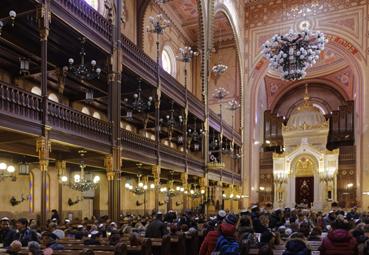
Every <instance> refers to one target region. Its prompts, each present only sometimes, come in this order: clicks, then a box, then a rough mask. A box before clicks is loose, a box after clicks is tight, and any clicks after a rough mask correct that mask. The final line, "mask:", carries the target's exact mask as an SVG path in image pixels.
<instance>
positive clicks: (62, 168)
mask: <svg viewBox="0 0 369 255" xmlns="http://www.w3.org/2000/svg"><path fill="white" fill-rule="evenodd" d="M55 166H56V171H57V172H58V212H59V215H60V216H61V217H62V218H63V184H62V182H61V180H60V178H61V177H62V176H64V175H65V174H66V171H67V161H65V160H57V161H56V162H55Z"/></svg>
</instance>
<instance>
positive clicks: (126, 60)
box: [121, 34, 157, 86]
mask: <svg viewBox="0 0 369 255" xmlns="http://www.w3.org/2000/svg"><path fill="white" fill-rule="evenodd" d="M121 40H122V50H123V56H124V57H123V65H125V66H126V67H128V69H130V70H131V71H134V72H136V73H137V74H139V75H140V76H141V77H142V78H144V79H146V80H147V81H149V82H150V83H151V85H153V86H156V79H157V78H156V76H157V65H156V62H155V61H154V60H153V59H152V58H150V57H149V56H148V55H146V54H145V53H144V52H143V51H142V50H140V49H139V48H138V47H137V46H136V45H135V44H134V43H133V42H132V41H131V40H129V39H128V38H127V37H126V36H124V35H123V34H122V36H121Z"/></svg>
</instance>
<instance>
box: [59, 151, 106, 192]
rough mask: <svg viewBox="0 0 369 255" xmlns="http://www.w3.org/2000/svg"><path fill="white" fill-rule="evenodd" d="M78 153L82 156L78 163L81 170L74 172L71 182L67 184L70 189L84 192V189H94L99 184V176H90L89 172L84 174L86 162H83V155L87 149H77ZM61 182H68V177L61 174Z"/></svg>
mask: <svg viewBox="0 0 369 255" xmlns="http://www.w3.org/2000/svg"><path fill="white" fill-rule="evenodd" d="M78 153H79V155H80V156H81V158H82V160H81V163H80V165H79V167H80V169H81V171H80V173H79V174H75V175H74V176H73V182H72V183H70V184H69V186H70V188H71V189H74V190H77V191H80V192H86V191H89V190H94V189H96V188H97V187H98V185H99V182H100V176H98V175H95V176H93V177H92V175H91V174H89V175H86V174H85V168H86V164H85V162H84V156H85V155H86V153H87V151H85V150H79V151H78ZM61 182H62V183H65V184H66V183H67V182H68V177H66V176H61Z"/></svg>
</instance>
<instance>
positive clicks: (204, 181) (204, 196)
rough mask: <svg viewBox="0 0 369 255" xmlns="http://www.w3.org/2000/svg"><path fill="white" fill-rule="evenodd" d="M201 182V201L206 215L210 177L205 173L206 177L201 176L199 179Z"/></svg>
mask: <svg viewBox="0 0 369 255" xmlns="http://www.w3.org/2000/svg"><path fill="white" fill-rule="evenodd" d="M199 184H200V192H201V203H202V204H203V206H204V214H205V216H207V215H208V193H209V192H208V186H209V181H208V177H207V174H205V177H201V178H200V179H199Z"/></svg>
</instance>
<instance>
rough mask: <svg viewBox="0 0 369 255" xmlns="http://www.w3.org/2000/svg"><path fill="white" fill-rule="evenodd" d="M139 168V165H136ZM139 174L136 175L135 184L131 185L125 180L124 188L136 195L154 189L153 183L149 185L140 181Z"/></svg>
mask: <svg viewBox="0 0 369 255" xmlns="http://www.w3.org/2000/svg"><path fill="white" fill-rule="evenodd" d="M137 166H138V167H139V168H140V167H141V166H140V165H137ZM141 177H142V175H141V174H138V175H137V186H133V185H132V184H131V183H130V182H126V184H125V188H126V189H127V190H129V191H130V192H132V193H134V194H136V195H142V194H144V193H145V192H146V191H148V190H149V188H150V189H155V185H154V184H153V183H152V184H150V186H149V185H148V184H147V183H144V182H142V181H141Z"/></svg>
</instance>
